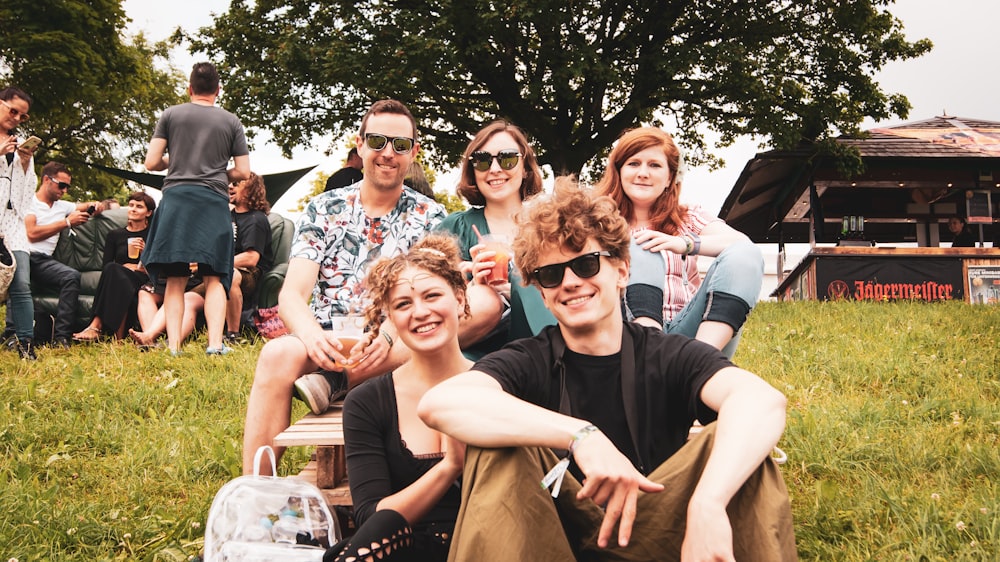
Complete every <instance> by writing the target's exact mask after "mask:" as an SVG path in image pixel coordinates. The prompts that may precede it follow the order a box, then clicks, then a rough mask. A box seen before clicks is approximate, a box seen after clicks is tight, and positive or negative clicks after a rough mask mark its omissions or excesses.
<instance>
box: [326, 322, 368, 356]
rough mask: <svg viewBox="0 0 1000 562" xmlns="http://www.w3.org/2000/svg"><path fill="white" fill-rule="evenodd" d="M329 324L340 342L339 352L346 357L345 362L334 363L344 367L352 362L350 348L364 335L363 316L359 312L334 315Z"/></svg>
mask: <svg viewBox="0 0 1000 562" xmlns="http://www.w3.org/2000/svg"><path fill="white" fill-rule="evenodd" d="M331 324H332V326H331V330H332V331H333V333H334V335H336V337H337V341H339V342H340V346H341V347H340V354H341V355H343V356H344V357H347V358H348V360H347V361H345V362H341V361H336V362H335V363H336V365H337V366H338V367H340V368H341V369H346V368H348V367H350V366H351V365H353V364H354V362H353V361H350V355H351V350H352V349H354V346H355V345H357V343H358V342H359V341H361V338H363V337H364V335H365V317H364V316H362V315H360V314H348V315H347V316H334V317H333V318H332V322H331Z"/></svg>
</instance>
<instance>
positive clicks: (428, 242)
mask: <svg viewBox="0 0 1000 562" xmlns="http://www.w3.org/2000/svg"><path fill="white" fill-rule="evenodd" d="M461 262H462V257H461V255H459V250H458V242H457V241H456V240H455V238H454V237H452V236H450V235H448V234H428V235H426V236H424V237H423V238H421V239H420V240H418V241H417V242H416V243H415V244H414V245H413V246H411V247H410V249H409V251H407V252H406V253H405V254H398V255H396V256H394V257H391V258H385V259H382V260H380V261H378V262H377V263H375V265H373V266H372V267H371V269H369V270H368V276H367V277H366V278H365V290H366V291H367V293H368V297H369V298H370V299H371V304H369V305H368V307H367V308H366V309H365V320H366V322H367V324H368V329H369V330H370V333H371V336H370V337H371V338H374V337H376V336H378V333H379V326H380V325H381V323H382V321H383V320H384V319H385V317H386V311H387V310H388V308H389V294H390V293H391V292H392V288H393V287H395V286H396V283H398V282H399V275H400V274H401V273H402V272H403V271H404V270H405V269H406V268H408V267H418V268H420V269H423V270H425V271H427V272H428V273H430V274H432V275H436V276H438V277H440V278H442V279H444V280H445V282H447V283H448V285H449V286H450V287H451V289H452V291H454V292H455V296H461V297H462V298H463V299H464V300H465V309H464V311H463V313H462V317H468V316H469V315H470V314H471V313H470V311H469V299H467V298H465V283H466V280H465V275H464V274H463V273H462V272H461V271H460V270H459V264H460V263H461Z"/></svg>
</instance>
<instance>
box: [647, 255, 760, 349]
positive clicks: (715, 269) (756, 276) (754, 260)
mask: <svg viewBox="0 0 1000 562" xmlns="http://www.w3.org/2000/svg"><path fill="white" fill-rule="evenodd" d="M629 252H630V253H631V258H632V263H631V266H630V269H629V284H633V283H643V284H646V285H652V286H654V287H660V288H662V287H663V283H664V277H665V275H666V265H665V264H664V263H663V258H662V257H661V256H660V254H659V253H653V252H648V251H646V250H643V249H642V248H641V247H640V246H639V245H638V244H636V243H635V239H632V241H631V243H630V245H629ZM691 259H694V258H693V257H692V258H691ZM763 281H764V256H763V255H762V254H761V252H760V248H758V247H757V246H756V245H754V244H753V243H752V242H749V241H744V242H737V243H735V244H732V245H730V246H729V247H728V248H726V249H725V250H723V251H722V253H721V254H719V255H718V257H716V258H715V261H713V262H712V265H711V266H710V267H709V268H708V271H707V272H706V273H705V278H704V279H703V280H702V282H701V286H700V287H698V290H697V291H696V292H695V294H694V296H693V297H691V300H690V301H688V303H687V304H686V305H684V308H683V309H681V311H680V312H678V313H677V314H676V315H674V317H673V319H671V320H669V321H665V322H664V326H663V331H664V332H666V333H668V334H683V335H685V336H688V337H691V338H693V337H695V335H696V334H697V333H698V326H699V325H701V323H702V321H703V320H704V318H705V313H706V312H707V310H708V304H709V301H710V298H711V295H712V294H713V293H716V292H718V293H727V294H730V295H733V296H736V297H739V298H740V299H742V300H743V301H744V302H746V303H747V305H749V306H750V308H751V309H752V308H753V307H754V305H756V304H757V299H758V297H759V296H760V287H761V284H762V283H763ZM741 332H742V327H740V329H739V330H737V331H736V333H735V334H734V335H733V339H731V340H729V343H728V344H726V346H725V347H724V348H723V349H722V352H723V353H724V354H725V355H726V357H730V358H732V356H733V354H734V353H736V346H737V345H739V341H740V333H741Z"/></svg>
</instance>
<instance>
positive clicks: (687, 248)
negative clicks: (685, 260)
mask: <svg viewBox="0 0 1000 562" xmlns="http://www.w3.org/2000/svg"><path fill="white" fill-rule="evenodd" d="M681 238H682V239H683V240H684V252H683V254H684V255H685V256H687V255H690V254H691V251H692V250H694V240H692V239H691V237H690V236H688V235H687V234H682V235H681Z"/></svg>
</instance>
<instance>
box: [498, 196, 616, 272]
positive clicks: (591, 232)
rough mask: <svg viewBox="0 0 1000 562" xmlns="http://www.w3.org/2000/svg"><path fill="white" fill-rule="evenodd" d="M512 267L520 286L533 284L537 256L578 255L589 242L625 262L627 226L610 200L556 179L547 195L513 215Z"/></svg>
mask: <svg viewBox="0 0 1000 562" xmlns="http://www.w3.org/2000/svg"><path fill="white" fill-rule="evenodd" d="M517 225H518V232H517V238H516V239H515V240H514V263H515V264H517V267H518V269H519V270H520V272H521V279H522V280H523V281H522V283H523V284H524V285H525V286H527V285H529V284H531V283H534V282H536V279H535V275H534V271H535V269H537V268H538V267H539V266H541V265H545V264H540V263H538V261H539V255H540V254H541V253H542V252H544V251H547V250H550V249H552V248H559V249H565V250H568V251H570V252H579V251H581V250H583V247H584V246H586V245H587V241H588V240H590V239H593V240H596V241H597V243H598V244H599V245H600V246H601V248H602V249H604V250H606V251H608V252H609V253H610V254H611V259H615V260H624V261H625V262H626V263H628V262H629V253H628V247H629V237H630V235H629V227H628V222H626V221H625V219H624V218H623V217H622V216H621V214H620V213H619V212H618V206H617V205H615V202H614V200H612V199H611V198H610V197H606V196H599V195H596V194H595V193H593V192H591V191H590V190H586V189H582V188H580V187H579V186H578V185H577V184H576V181H575V180H574V179H573V178H572V177H569V176H563V177H559V178H556V181H555V186H554V188H553V190H552V193H551V194H549V195H539V196H538V197H535V198H533V199H532V200H531V201H529V202H527V203H525V206H524V209H522V210H521V212H520V213H518V215H517Z"/></svg>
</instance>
